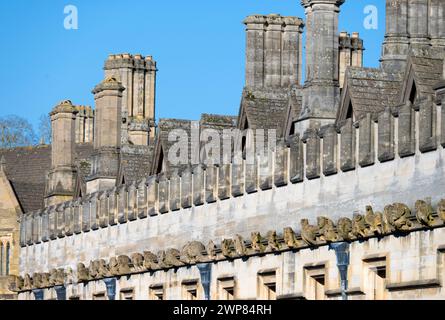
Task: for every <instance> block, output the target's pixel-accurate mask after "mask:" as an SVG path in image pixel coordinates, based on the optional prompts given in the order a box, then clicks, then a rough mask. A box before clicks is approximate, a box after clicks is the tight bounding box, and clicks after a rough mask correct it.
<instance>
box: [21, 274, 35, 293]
mask: <svg viewBox="0 0 445 320" xmlns="http://www.w3.org/2000/svg"><path fill="white" fill-rule="evenodd" d="M32 288H33V281H32V278H31V276H30V275H29V274H25V277H24V278H23V289H24V290H31V289H32Z"/></svg>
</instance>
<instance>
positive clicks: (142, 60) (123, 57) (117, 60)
mask: <svg viewBox="0 0 445 320" xmlns="http://www.w3.org/2000/svg"><path fill="white" fill-rule="evenodd" d="M119 68H130V69H145V70H152V71H153V70H154V71H156V61H154V60H153V57H152V56H146V57H144V56H142V55H140V54H135V55H132V54H129V53H123V54H112V55H110V56H109V57H108V59H107V61H105V67H104V69H105V70H111V69H119Z"/></svg>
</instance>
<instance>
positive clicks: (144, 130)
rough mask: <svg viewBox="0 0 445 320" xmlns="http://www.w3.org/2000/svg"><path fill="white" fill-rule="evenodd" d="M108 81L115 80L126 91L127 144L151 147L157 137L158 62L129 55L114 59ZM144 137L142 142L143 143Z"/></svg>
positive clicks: (107, 71) (109, 61) (108, 68)
mask: <svg viewBox="0 0 445 320" xmlns="http://www.w3.org/2000/svg"><path fill="white" fill-rule="evenodd" d="M104 69H105V77H115V78H116V79H117V80H118V81H119V82H121V83H122V85H123V86H124V88H125V91H124V93H123V97H122V118H125V119H127V121H126V122H125V123H123V124H122V137H123V141H122V142H123V143H128V142H131V143H132V144H136V145H140V144H142V145H147V144H148V141H149V135H150V136H151V138H154V133H155V130H154V128H155V94H156V90H155V89H156V72H157V68H156V61H154V60H153V58H152V57H151V56H147V57H143V56H142V55H140V54H137V55H134V56H133V55H131V54H129V53H124V54H118V55H110V56H109V58H108V59H107V61H106V62H105V67H104ZM141 137H142V139H141Z"/></svg>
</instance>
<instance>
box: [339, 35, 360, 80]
mask: <svg viewBox="0 0 445 320" xmlns="http://www.w3.org/2000/svg"><path fill="white" fill-rule="evenodd" d="M363 50H364V48H363V40H362V39H360V35H359V33H358V32H353V33H352V36H350V35H349V34H348V33H347V32H346V31H342V32H340V39H339V64H338V65H339V67H338V68H339V83H340V88H343V87H344V81H345V74H346V69H347V68H348V67H349V66H352V67H363Z"/></svg>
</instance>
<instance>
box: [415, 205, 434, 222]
mask: <svg viewBox="0 0 445 320" xmlns="http://www.w3.org/2000/svg"><path fill="white" fill-rule="evenodd" d="M415 208H416V218H417V221H419V223H420V224H422V225H424V226H428V227H431V226H433V225H434V217H433V211H434V210H433V207H432V206H431V204H429V203H426V202H425V201H423V200H417V201H416V204H415Z"/></svg>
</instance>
